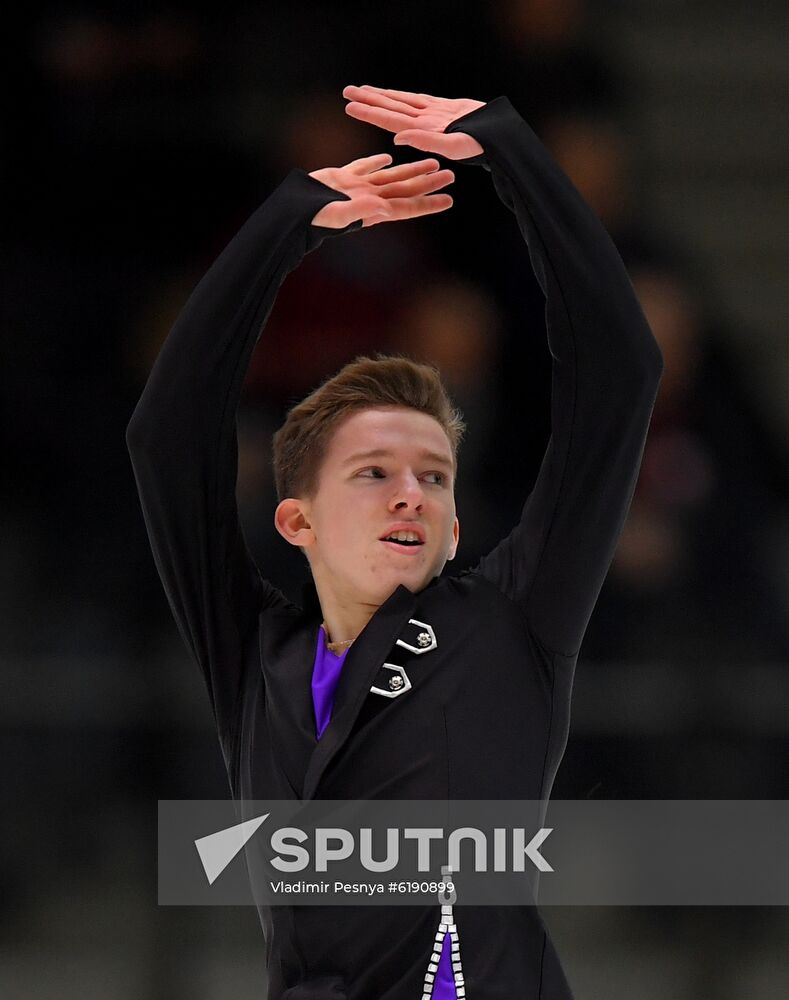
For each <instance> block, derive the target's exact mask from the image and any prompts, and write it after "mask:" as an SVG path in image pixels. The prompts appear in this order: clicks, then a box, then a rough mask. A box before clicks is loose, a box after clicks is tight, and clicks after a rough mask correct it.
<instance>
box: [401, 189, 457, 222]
mask: <svg viewBox="0 0 789 1000" xmlns="http://www.w3.org/2000/svg"><path fill="white" fill-rule="evenodd" d="M453 204H454V202H453V199H452V195H449V194H428V195H423V196H419V197H414V198H393V199H392V200H391V201H390V202H389V205H390V207H391V208H392V209H393V210H394V215H393V217H392V218H393V219H395V218H398V219H410V218H413V217H414V216H416V215H432V214H433V213H434V212H443V211H445V210H446V209H448V208H451V207H452V205H453Z"/></svg>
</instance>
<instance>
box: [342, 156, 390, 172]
mask: <svg viewBox="0 0 789 1000" xmlns="http://www.w3.org/2000/svg"><path fill="white" fill-rule="evenodd" d="M391 162H392V157H391V155H390V154H389V153H373V155H372V156H361V157H359V159H358V160H351V162H350V163H348V164H347V166H348V167H349V168H350V169H351V170H353V172H354V173H355V174H369V173H372V172H373V170H380V169H381V168H382V167H385V166H386V165H387V163H391Z"/></svg>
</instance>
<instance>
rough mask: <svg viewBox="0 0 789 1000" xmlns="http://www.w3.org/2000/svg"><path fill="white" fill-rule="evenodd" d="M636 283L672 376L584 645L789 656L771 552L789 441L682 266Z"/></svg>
mask: <svg viewBox="0 0 789 1000" xmlns="http://www.w3.org/2000/svg"><path fill="white" fill-rule="evenodd" d="M632 279H633V284H634V287H635V289H636V293H637V294H638V296H639V299H640V301H641V304H642V307H643V309H644V312H645V314H646V317H647V319H648V321H649V323H650V326H651V328H652V330H653V332H654V335H655V337H656V339H657V340H658V343H659V344H660V347H661V350H662V352H663V356H664V360H665V374H664V377H663V382H662V384H661V387H660V391H659V394H658V399H657V402H656V405H655V411H654V414H653V417H652V423H651V426H650V430H649V435H648V438H647V443H646V447H645V450H644V459H643V462H642V467H641V473H640V476H639V480H638V484H637V487H636V491H635V495H634V498H633V503H632V507H631V510H630V514H629V516H628V518H627V522H626V524H625V528H624V531H623V533H622V536H621V539H620V542H619V546H618V548H617V551H616V555H615V557H614V561H613V565H612V568H611V571H610V573H609V576H608V579H607V581H606V583H605V585H604V587H603V591H602V593H601V596H600V600H599V602H598V605H597V609H596V610H595V613H594V615H593V621H592V623H591V624H590V628H589V631H588V632H587V637H586V640H585V642H584V650H583V651H584V655H585V656H587V657H591V658H599V659H609V658H613V659H630V658H632V659H643V658H653V657H665V658H679V659H681V658H683V657H686V658H700V659H701V658H710V657H713V658H715V659H718V660H720V659H728V660H738V659H739V660H743V661H754V660H760V659H768V660H769V659H785V658H787V657H789V636H788V635H787V623H786V614H785V610H784V607H783V596H782V595H783V583H782V580H781V578H780V576H779V566H778V565H776V564H774V563H773V560H772V553H773V552H774V551H775V550H776V543H777V542H778V541H779V540H780V531H781V530H782V529H784V530H785V527H786V517H787V504H788V503H789V468H788V467H787V459H786V456H785V454H784V450H783V448H782V447H781V446H780V444H779V442H778V440H777V438H776V435H775V432H774V430H772V429H771V427H770V425H769V423H768V421H767V420H766V419H765V418H764V415H763V412H762V408H761V406H760V404H759V403H758V402H757V400H756V399H755V398H754V397H753V395H752V391H751V390H750V389H749V386H748V383H747V381H746V379H745V376H744V372H743V367H744V366H743V365H742V363H740V361H739V360H738V358H737V357H736V353H735V351H734V349H733V348H732V347H731V346H730V345H729V344H728V342H727V340H726V339H725V338H724V336H723V335H722V332H721V331H720V330H718V329H715V328H714V327H712V326H710V324H709V323H708V322H707V320H706V319H705V316H704V312H703V310H702V307H701V304H700V303H699V301H698V300H697V298H696V296H695V295H694V294H693V292H692V291H691V289H690V288H689V287H688V285H687V283H686V282H685V281H683V279H682V278H681V276H680V275H678V274H677V273H676V272H674V271H671V270H669V269H665V268H663V269H657V268H652V269H648V268H639V269H635V270H634V271H633V272H632Z"/></svg>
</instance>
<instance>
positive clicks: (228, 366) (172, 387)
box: [126, 154, 451, 752]
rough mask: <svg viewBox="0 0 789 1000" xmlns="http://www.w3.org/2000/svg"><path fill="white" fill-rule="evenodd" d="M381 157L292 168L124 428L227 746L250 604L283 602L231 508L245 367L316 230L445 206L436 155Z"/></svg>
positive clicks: (324, 232) (151, 530)
mask: <svg viewBox="0 0 789 1000" xmlns="http://www.w3.org/2000/svg"><path fill="white" fill-rule="evenodd" d="M390 162H391V156H389V154H379V155H376V156H372V157H364V158H362V159H361V160H355V161H353V162H352V163H351V164H348V165H346V166H345V167H337V168H334V167H332V168H326V169H325V170H320V171H316V172H315V175H316V176H313V175H312V174H308V173H306V172H305V171H304V170H302V169H300V168H294V169H293V170H291V172H290V173H289V174H288V175H287V176H286V177H285V179H284V180H283V181H282V182H281V183H280V185H279V186H278V187H277V188H276V189H275V190H274V191H273V192H272V193H271V194H270V195H269V197H268V198H267V199H266V200H265V201H264V202H263V204H262V205H261V206H260V207H259V208H258V209H257V211H256V212H255V213H254V214H253V215H252V216H251V217H250V218H249V219H248V220H247V222H246V223H245V224H244V225H243V226H242V228H241V229H240V230H239V232H238V233H237V234H236V236H235V237H234V238H233V239H232V240H231V242H230V243H229V244H228V246H227V247H226V248H225V249H224V250H223V251H222V253H221V254H220V255H219V257H218V258H217V259H216V261H215V262H214V263H213V265H212V266H211V268H210V269H209V270H208V272H207V273H206V274H205V276H204V277H203V278H202V279H201V281H200V282H199V284H198V285H197V287H196V288H195V289H194V291H193V292H192V294H191V296H190V297H189V299H188V301H187V303H186V305H185V306H184V308H183V310H182V312H181V313H180V315H179V316H178V319H177V320H176V323H175V325H174V326H173V328H172V330H171V331H170V333H169V335H168V337H167V339H166V341H165V343H164V345H163V347H162V349H161V352H160V354H159V356H158V358H157V359H156V363H155V364H154V367H153V370H152V371H151V374H150V377H149V379H148V382H147V384H146V386H145V389H144V391H143V393H142V396H141V398H140V400H139V402H138V404H137V407H136V409H135V411H134V413H133V415H132V418H131V421H130V423H129V425H128V427H127V430H126V442H127V445H128V448H129V452H130V455H131V460H132V466H133V468H134V474H135V477H136V481H137V488H138V492H139V495H140V502H141V505H142V510H143V516H144V519H145V524H146V528H147V531H148V537H149V539H150V544H151V548H152V550H153V555H154V559H155V562H156V566H157V569H158V571H159V575H160V577H161V580H162V584H163V586H164V589H165V592H166V594H167V598H168V601H169V603H170V607H171V609H172V612H173V615H174V617H175V620H176V622H177V624H178V628H179V631H180V633H181V635H182V637H183V639H184V641H185V642H186V644H187V646H188V648H189V650H190V651H191V653H192V655H193V657H194V659H195V660H196V662H197V663H198V665H199V667H200V669H201V671H202V673H203V675H204V677H205V680H206V684H207V686H208V691H209V695H210V698H211V704H212V708H213V711H214V716H215V719H216V721H217V724H218V727H219V731H220V734H222V735H223V748H224V749H225V751H226V752H227V750H228V749H229V741H230V740H231V739H232V734H233V732H234V727H235V712H236V706H237V704H238V693H239V690H240V685H241V683H242V672H243V664H244V657H243V649H244V646H245V643H246V641H247V639H248V638H249V637H250V635H252V634H253V630H254V627H255V625H256V622H257V618H258V615H259V614H260V612H261V611H262V610H264V609H265V608H267V607H272V606H276V605H283V606H286V605H287V604H288V602H287V600H286V598H285V597H284V596H283V595H282V594H281V593H280V592H279V591H278V590H277V589H276V588H274V587H273V586H272V585H271V584H270V583H268V582H266V581H265V580H263V579H261V576H260V574H259V572H258V570H257V568H256V567H255V565H254V564H253V561H252V559H251V557H250V554H249V552H248V550H247V547H246V544H245V541H244V538H243V533H242V529H241V525H240V523H239V519H238V512H237V506H236V495H235V488H236V477H237V471H238V445H237V436H236V413H237V409H238V403H239V399H240V395H241V389H242V385H243V381H244V377H245V374H246V371H247V368H248V365H249V361H250V358H251V356H252V352H253V349H254V347H255V344H256V343H257V340H258V338H259V336H260V333H261V330H262V328H263V326H264V324H265V323H266V321H267V319H268V316H269V314H270V312H271V310H272V308H273V305H274V301H275V298H276V294H277V291H278V290H279V287H280V285H281V284H282V282H283V281H284V279H285V277H286V276H287V274H288V273H289V272H290V271H292V270H293V269H294V268H295V267H296V266H297V265H298V264H299V263H300V262H301V260H302V259H303V257H304V256H305V255H306V254H307V253H308V252H310V251H312V250H314V249H315V248H316V247H318V246H319V245H320V244H321V243H322V242H323V240H324V239H325V238H326V237H327V236H332V235H337V234H339V233H341V232H343V231H350V230H356V229H359V228H361V227H362V226H368V225H373V224H376V223H378V222H381V221H384V220H387V221H388V220H390V219H392V220H395V219H402V218H409V217H411V216H414V215H421V214H425V213H426V212H428V211H439V210H442V209H444V208H447V207H448V204H447V202H448V203H449V204H451V198H449V196H448V195H437V196H434V197H433V198H425V193H426V192H428V191H433V190H435V189H436V188H437V187H441V186H443V185H445V184H446V183H447V182H448V180H449V177H448V176H447V175H451V172H450V171H440V170H438V167H439V163H438V161H437V160H435V159H427V160H423V161H420V163H417V164H409V165H405V166H400V167H392V168H389V169H387V165H388V164H389V163H390ZM425 202H427V204H425ZM225 738H226V739H225Z"/></svg>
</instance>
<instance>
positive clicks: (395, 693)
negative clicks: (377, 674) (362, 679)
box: [370, 663, 411, 698]
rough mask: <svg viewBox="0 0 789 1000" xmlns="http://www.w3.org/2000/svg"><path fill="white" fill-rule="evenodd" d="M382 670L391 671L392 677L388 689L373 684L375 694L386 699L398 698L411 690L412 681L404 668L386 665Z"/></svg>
mask: <svg viewBox="0 0 789 1000" xmlns="http://www.w3.org/2000/svg"><path fill="white" fill-rule="evenodd" d="M382 669H383V670H388V671H391V673H392V676H391V677H390V678H389V679H388V680H387V682H386V687H378V685H377V684H373V686H372V687H371V688H370V691H371V692H372V693H373V694H381V695H383V696H384V698H397V697H399V696H400V695H401V694H405V692H406V691H410V690H411V681H410V680H409V678H408V674H407V673H406V672H405V670H404V669H403V667H401V666H399V665H398V664H397V663H384V664H382Z"/></svg>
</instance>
